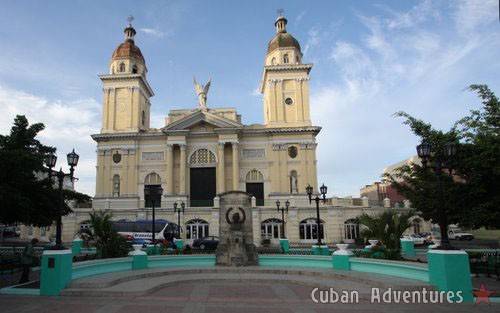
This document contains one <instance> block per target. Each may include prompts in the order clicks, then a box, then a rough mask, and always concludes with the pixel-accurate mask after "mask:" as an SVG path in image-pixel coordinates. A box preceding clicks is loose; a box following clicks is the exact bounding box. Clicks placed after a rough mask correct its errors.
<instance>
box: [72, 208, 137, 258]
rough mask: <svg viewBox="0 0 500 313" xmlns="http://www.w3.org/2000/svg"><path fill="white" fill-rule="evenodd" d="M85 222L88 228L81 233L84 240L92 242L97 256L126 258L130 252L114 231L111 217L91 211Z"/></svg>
mask: <svg viewBox="0 0 500 313" xmlns="http://www.w3.org/2000/svg"><path fill="white" fill-rule="evenodd" d="M89 215H90V219H89V220H88V221H87V222H88V223H89V224H90V227H89V228H88V229H86V230H83V231H82V232H81V235H82V237H83V238H84V239H86V240H88V241H93V242H94V243H95V246H96V250H97V254H98V256H99V257H102V258H113V257H122V256H126V255H127V253H128V251H129V250H130V246H129V244H128V243H127V241H126V240H125V239H124V238H123V237H121V236H120V235H119V234H118V233H117V232H116V231H115V230H114V229H113V222H112V221H111V218H112V217H113V215H112V214H111V213H109V212H107V211H92V212H91V213H89Z"/></svg>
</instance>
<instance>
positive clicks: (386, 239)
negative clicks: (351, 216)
mask: <svg viewBox="0 0 500 313" xmlns="http://www.w3.org/2000/svg"><path fill="white" fill-rule="evenodd" d="M414 215H415V212H414V211H413V210H410V211H407V212H397V211H396V210H394V209H389V210H385V211H383V212H382V213H379V214H378V215H375V216H371V215H368V214H366V213H364V214H362V215H361V216H360V217H359V223H360V224H361V225H363V226H365V229H364V230H363V231H362V236H363V237H365V238H366V237H368V238H373V239H377V240H380V242H381V243H382V244H383V245H384V246H385V247H386V249H388V250H393V251H397V252H399V251H400V250H401V247H400V238H401V236H402V235H403V233H404V232H405V231H406V230H407V229H408V228H409V227H410V220H411V218H412V217H413V216H414Z"/></svg>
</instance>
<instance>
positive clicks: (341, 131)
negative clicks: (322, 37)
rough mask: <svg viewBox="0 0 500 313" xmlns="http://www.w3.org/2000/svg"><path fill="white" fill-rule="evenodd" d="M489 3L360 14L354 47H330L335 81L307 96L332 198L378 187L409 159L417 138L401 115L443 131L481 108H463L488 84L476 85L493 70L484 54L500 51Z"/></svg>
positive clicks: (350, 43)
mask: <svg viewBox="0 0 500 313" xmlns="http://www.w3.org/2000/svg"><path fill="white" fill-rule="evenodd" d="M492 2H495V1H489V2H488V3H485V5H484V6H485V7H486V8H487V9H485V8H484V7H481V5H478V4H477V3H478V1H476V2H474V1H461V2H460V3H458V4H457V5H455V6H453V5H451V8H449V7H446V8H444V9H443V8H441V9H440V8H438V7H437V6H438V4H436V3H435V2H431V1H424V2H421V3H419V4H418V5H417V6H415V7H414V8H411V9H410V10H408V11H401V12H399V11H394V10H392V9H390V8H386V7H382V10H383V11H384V12H385V14H382V15H380V14H378V12H377V13H370V14H369V15H367V14H366V13H364V12H362V13H359V12H357V16H358V19H359V22H360V23H361V25H363V26H364V28H361V30H360V33H359V40H356V39H352V40H346V39H345V38H344V37H341V38H342V39H337V40H335V41H334V42H333V44H332V45H331V47H330V51H331V53H330V55H329V56H328V59H329V60H330V61H331V62H333V64H334V66H335V68H336V69H337V70H338V73H337V75H332V74H330V76H331V77H334V79H330V80H329V79H327V80H323V81H321V83H320V84H319V85H316V88H317V89H316V88H312V89H311V90H312V94H311V107H312V108H313V110H312V117H313V120H314V123H315V124H317V125H321V126H322V127H323V130H322V132H321V133H320V135H319V138H318V141H319V143H320V145H319V146H318V147H319V148H318V156H317V157H318V162H319V167H318V175H319V177H320V182H321V181H322V180H324V181H325V182H326V183H327V184H328V183H329V184H330V186H331V187H332V190H333V192H334V193H335V194H340V195H348V194H357V193H358V190H359V188H360V187H362V186H363V185H365V184H368V183H371V182H372V181H374V180H378V179H380V177H379V175H380V174H381V172H382V169H383V168H384V167H386V166H388V165H390V164H391V163H395V162H397V161H400V160H402V159H404V158H407V157H409V156H411V155H412V154H413V153H414V144H416V138H415V137H414V136H413V135H412V134H411V132H410V131H409V129H408V128H407V127H405V126H402V125H401V121H399V120H395V119H394V118H393V117H392V114H393V113H394V112H396V111H400V110H405V111H407V112H409V113H410V114H413V115H416V116H417V117H421V118H423V119H425V120H427V121H430V122H431V123H433V125H435V126H436V127H439V128H441V127H442V128H447V127H449V126H451V123H452V122H453V121H454V120H456V119H458V118H459V117H461V116H463V115H464V114H466V112H467V111H468V109H470V108H471V105H473V104H474V103H478V102H479V101H476V102H472V103H471V102H466V100H465V99H467V101H470V98H467V97H466V95H465V94H466V93H465V92H464V91H463V89H464V87H466V86H467V85H469V84H471V83H485V82H487V81H483V80H479V81H477V79H478V77H479V79H482V78H481V77H484V75H483V73H485V72H488V69H489V67H483V66H481V64H483V65H485V64H488V63H490V64H491V62H493V63H494V64H496V63H495V62H496V57H495V54H494V53H491V52H489V51H498V49H499V48H500V35H499V33H498V32H491V28H492V27H494V26H498V25H496V24H498V21H497V20H495V18H493V17H492V13H491V11H492V9H493V12H494V14H498V7H496V8H492V7H493V5H492ZM443 10H448V11H451V14H448V12H447V11H444V12H445V13H446V14H445V13H443ZM487 11H488V12H487ZM496 18H498V17H496ZM461 19H463V22H462V23H459V22H458V21H459V20H461ZM437 25H446V26H443V27H437ZM450 25H451V29H450ZM316 31H317V32H319V33H321V31H322V30H321V29H316ZM490 72H492V71H490ZM490 75H491V74H490ZM471 79H476V80H471ZM496 82H497V83H498V80H497V81H496ZM490 83H491V82H490Z"/></svg>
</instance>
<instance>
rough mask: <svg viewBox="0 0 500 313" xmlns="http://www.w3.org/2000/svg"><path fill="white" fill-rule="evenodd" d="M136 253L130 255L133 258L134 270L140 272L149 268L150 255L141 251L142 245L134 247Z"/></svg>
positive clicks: (132, 252)
mask: <svg viewBox="0 0 500 313" xmlns="http://www.w3.org/2000/svg"><path fill="white" fill-rule="evenodd" d="M133 247H134V251H131V252H129V253H128V255H129V256H131V257H132V269H133V270H140V269H144V268H147V267H148V255H147V253H146V252H144V251H142V250H141V247H142V245H133Z"/></svg>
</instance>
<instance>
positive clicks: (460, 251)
mask: <svg viewBox="0 0 500 313" xmlns="http://www.w3.org/2000/svg"><path fill="white" fill-rule="evenodd" d="M428 253H433V254H467V252H465V251H464V250H429V251H428Z"/></svg>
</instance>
